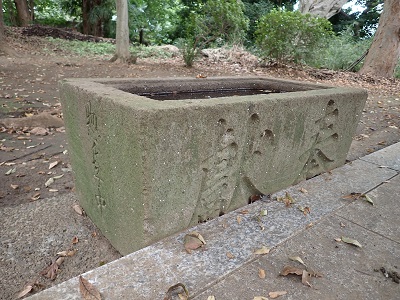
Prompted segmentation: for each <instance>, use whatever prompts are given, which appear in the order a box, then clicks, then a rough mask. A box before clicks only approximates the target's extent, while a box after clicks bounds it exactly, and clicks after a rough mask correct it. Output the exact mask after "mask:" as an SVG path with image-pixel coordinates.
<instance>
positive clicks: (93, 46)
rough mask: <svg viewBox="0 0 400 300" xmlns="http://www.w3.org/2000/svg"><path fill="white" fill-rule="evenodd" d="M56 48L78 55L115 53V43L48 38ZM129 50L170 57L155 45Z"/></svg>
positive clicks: (136, 52)
mask: <svg viewBox="0 0 400 300" xmlns="http://www.w3.org/2000/svg"><path fill="white" fill-rule="evenodd" d="M48 40H49V41H50V42H51V43H52V44H53V45H55V46H56V47H57V48H60V49H62V50H63V51H66V52H69V53H72V54H76V55H79V56H85V57H91V56H112V55H114V53H115V44H111V43H93V42H83V41H75V40H72V41H69V40H64V39H54V38H49V39H48ZM130 52H131V53H132V54H134V55H136V56H137V57H138V58H170V57H171V56H172V54H171V53H170V52H168V51H167V50H165V49H161V48H160V47H157V46H149V47H146V46H130Z"/></svg>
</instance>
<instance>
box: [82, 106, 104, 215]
mask: <svg viewBox="0 0 400 300" xmlns="http://www.w3.org/2000/svg"><path fill="white" fill-rule="evenodd" d="M85 109H86V126H87V127H88V130H89V135H90V137H91V138H92V163H93V166H94V175H93V176H94V179H95V182H96V184H95V185H96V191H95V200H96V203H97V206H98V207H99V208H100V210H102V209H103V207H104V206H105V205H106V202H105V199H104V198H103V197H102V195H101V189H100V186H101V184H102V182H103V181H102V179H101V178H100V176H99V173H100V172H99V163H98V156H99V147H98V140H99V138H100V134H99V132H98V130H97V115H96V114H95V113H94V112H93V111H92V106H91V103H90V102H88V103H87V104H86V107H85Z"/></svg>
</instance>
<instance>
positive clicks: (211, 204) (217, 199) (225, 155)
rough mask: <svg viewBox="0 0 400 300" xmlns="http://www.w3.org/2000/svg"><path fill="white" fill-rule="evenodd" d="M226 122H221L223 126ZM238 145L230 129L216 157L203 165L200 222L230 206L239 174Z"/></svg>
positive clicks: (222, 139)
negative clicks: (236, 177)
mask: <svg viewBox="0 0 400 300" xmlns="http://www.w3.org/2000/svg"><path fill="white" fill-rule="evenodd" d="M223 123H225V120H222V119H221V120H220V121H219V126H223ZM237 154H238V145H237V143H236V137H235V134H234V131H233V129H231V128H228V129H226V130H225V132H223V134H222V136H221V137H220V139H219V145H218V150H217V153H216V155H213V156H211V157H209V158H208V159H206V160H205V161H204V162H203V163H202V170H203V180H202V186H201V193H200V197H199V201H198V206H200V207H199V210H200V211H201V213H200V214H199V215H198V216H197V218H198V222H203V221H206V220H207V219H209V218H210V217H214V216H215V214H217V215H218V213H219V212H222V211H224V210H225V208H227V207H228V206H229V202H230V199H231V198H232V194H233V191H234V189H235V183H236V182H235V176H234V173H235V172H237V163H238V159H237Z"/></svg>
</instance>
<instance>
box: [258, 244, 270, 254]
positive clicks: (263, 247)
mask: <svg viewBox="0 0 400 300" xmlns="http://www.w3.org/2000/svg"><path fill="white" fill-rule="evenodd" d="M270 250H271V249H270V248H268V247H265V246H262V247H261V248H260V249H257V250H256V251H254V254H257V255H263V254H268V253H269V251H270Z"/></svg>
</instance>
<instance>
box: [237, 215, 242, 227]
mask: <svg viewBox="0 0 400 300" xmlns="http://www.w3.org/2000/svg"><path fill="white" fill-rule="evenodd" d="M236 221H237V222H238V224H239V225H240V223H241V222H242V217H241V216H237V217H236Z"/></svg>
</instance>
